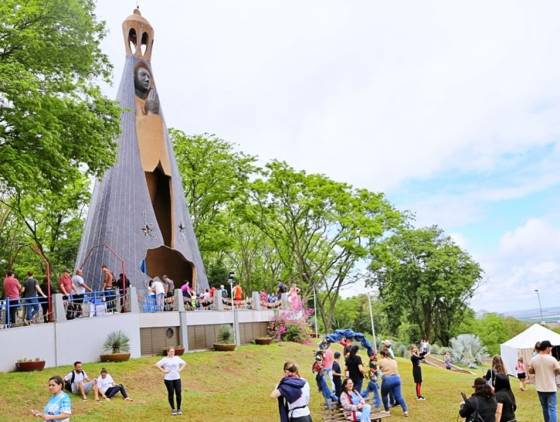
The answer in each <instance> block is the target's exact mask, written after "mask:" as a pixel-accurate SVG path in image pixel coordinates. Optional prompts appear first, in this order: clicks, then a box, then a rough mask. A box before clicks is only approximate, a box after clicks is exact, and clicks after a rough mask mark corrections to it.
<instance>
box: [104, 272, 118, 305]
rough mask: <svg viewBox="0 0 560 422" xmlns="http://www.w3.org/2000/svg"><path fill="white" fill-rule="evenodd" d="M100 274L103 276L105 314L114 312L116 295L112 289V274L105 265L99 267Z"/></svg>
mask: <svg viewBox="0 0 560 422" xmlns="http://www.w3.org/2000/svg"><path fill="white" fill-rule="evenodd" d="M101 273H102V274H103V291H104V293H105V303H106V305H107V312H114V311H115V308H116V303H115V300H116V295H115V289H114V288H113V280H114V277H113V273H112V272H111V270H110V269H109V267H107V265H105V264H103V265H102V266H101Z"/></svg>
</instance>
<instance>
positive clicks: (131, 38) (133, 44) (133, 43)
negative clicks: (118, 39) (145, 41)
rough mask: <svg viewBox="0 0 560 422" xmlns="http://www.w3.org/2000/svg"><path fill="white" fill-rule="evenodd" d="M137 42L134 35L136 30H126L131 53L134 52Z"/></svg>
mask: <svg viewBox="0 0 560 422" xmlns="http://www.w3.org/2000/svg"><path fill="white" fill-rule="evenodd" d="M137 44H138V40H137V37H136V30H135V29H134V28H131V29H130V31H128V45H129V47H130V51H131V52H132V54H136V45H137Z"/></svg>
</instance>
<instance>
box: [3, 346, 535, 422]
mask: <svg viewBox="0 0 560 422" xmlns="http://www.w3.org/2000/svg"><path fill="white" fill-rule="evenodd" d="M334 347H336V348H338V345H336V346H334ZM313 350H314V348H313V347H311V346H302V345H298V344H294V343H279V344H273V345H270V346H255V345H247V346H242V347H241V348H239V350H237V351H236V352H233V353H219V352H199V353H191V354H187V355H185V356H183V358H184V359H185V360H186V361H187V363H188V366H187V368H186V369H185V370H184V371H183V373H182V374H183V375H182V377H183V386H184V392H183V399H184V405H183V409H184V410H185V414H184V416H182V417H177V418H174V419H173V420H181V418H182V419H183V420H185V421H189V422H191V421H196V422H198V421H201V422H202V421H205V422H211V421H241V422H245V421H248V422H249V421H277V420H278V416H277V407H276V402H275V401H274V400H272V399H270V398H269V394H270V392H271V391H272V389H273V388H274V386H275V385H276V383H277V381H278V380H279V379H280V377H281V374H282V371H281V369H282V365H283V363H284V361H285V360H294V361H296V362H297V363H298V364H299V365H300V368H301V374H302V376H304V377H305V378H307V379H308V380H309V381H310V384H311V387H312V406H311V409H312V415H313V419H314V421H316V422H317V421H320V420H321V417H320V410H319V406H320V404H321V403H322V398H321V397H320V396H319V393H318V392H317V389H316V388H315V383H314V380H313V378H312V375H311V364H312V362H313ZM158 359H159V358H158V357H155V356H154V357H146V358H142V359H135V360H133V361H130V362H127V363H120V364H118V363H115V364H101V363H92V364H85V365H84V367H85V369H86V371H87V372H88V374H89V375H90V376H93V375H94V374H98V373H99V370H100V369H101V367H102V366H106V367H107V369H108V370H109V372H110V373H111V374H112V376H113V378H114V379H115V381H116V382H118V383H123V384H125V386H126V387H127V389H128V390H129V393H130V396H131V397H132V398H134V402H124V401H123V400H121V399H120V398H115V399H113V400H112V401H111V402H101V403H96V402H95V401H94V400H93V396H90V399H89V400H88V401H86V402H82V400H81V399H79V398H78V397H77V396H73V397H72V405H73V414H74V415H75V416H73V417H72V420H73V421H84V422H85V421H92V422H93V421H95V422H102V421H107V422H109V421H111V422H114V421H163V420H168V419H169V418H170V416H169V409H168V405H167V400H166V392H165V387H164V385H163V381H162V376H161V373H160V372H159V371H158V370H157V369H156V368H154V366H153V365H154V363H155V362H156V361H157V360H158ZM422 369H423V375H424V389H423V392H424V395H425V396H426V398H427V400H426V401H421V402H418V401H416V400H414V384H413V383H412V369H411V364H410V361H408V360H404V359H399V370H400V373H401V376H402V378H403V391H404V395H405V399H406V401H407V404H408V405H409V408H410V409H409V412H410V417H409V418H408V419H405V418H404V417H403V416H402V412H401V411H400V408H397V409H393V410H392V415H393V417H392V418H391V419H390V420H391V421H399V420H403V421H404V420H407V421H418V422H421V421H422V422H425V421H430V422H452V421H455V420H456V418H457V409H458V405H459V402H460V400H461V397H460V392H461V391H464V392H465V393H467V394H469V393H470V392H471V387H470V386H471V385H472V380H473V378H474V376H472V375H467V374H458V373H451V372H448V371H445V370H443V369H438V368H432V367H428V366H425V365H424V366H423V368H422ZM70 370H71V368H70V367H69V366H65V367H60V368H51V369H46V370H44V371H42V372H34V373H16V372H12V373H4V374H0V391H1V394H0V421H8V420H9V421H24V420H28V421H29V420H37V419H33V418H31V417H30V412H29V409H42V407H43V405H44V404H45V402H46V401H47V398H48V391H47V388H46V383H47V379H48V378H49V377H50V376H52V375H64V374H66V373H68V372H69V371H70ZM512 381H513V384H514V385H513V387H514V391H515V395H516V397H517V400H518V407H519V411H518V412H517V417H518V421H520V422H533V421H539V420H542V416H541V413H540V406H539V404H538V399H537V396H536V393H535V391H534V389H533V388H532V387H531V388H530V389H529V391H526V392H523V393H521V392H519V390H518V386H517V382H515V380H514V379H512Z"/></svg>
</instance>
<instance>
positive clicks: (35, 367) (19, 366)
mask: <svg viewBox="0 0 560 422" xmlns="http://www.w3.org/2000/svg"><path fill="white" fill-rule="evenodd" d="M44 367H45V361H44V360H41V359H39V358H35V359H27V358H23V359H19V360H18V361H17V362H16V371H21V372H29V371H42V370H43V368H44Z"/></svg>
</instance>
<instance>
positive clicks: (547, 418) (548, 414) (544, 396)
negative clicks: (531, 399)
mask: <svg viewBox="0 0 560 422" xmlns="http://www.w3.org/2000/svg"><path fill="white" fill-rule="evenodd" d="M537 394H538V395H539V400H540V402H541V406H542V412H543V416H544V422H558V413H557V410H556V405H557V403H558V400H557V398H556V392H553V393H543V392H541V391H537Z"/></svg>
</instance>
